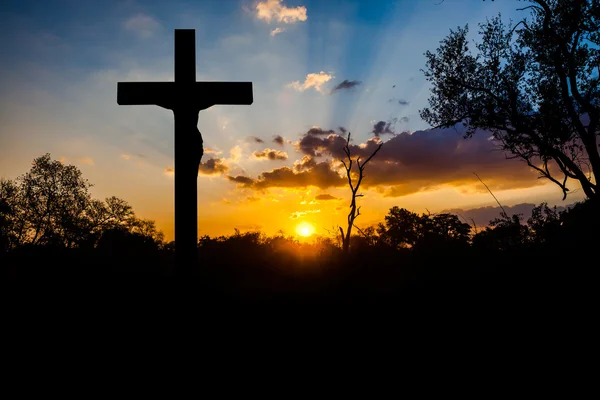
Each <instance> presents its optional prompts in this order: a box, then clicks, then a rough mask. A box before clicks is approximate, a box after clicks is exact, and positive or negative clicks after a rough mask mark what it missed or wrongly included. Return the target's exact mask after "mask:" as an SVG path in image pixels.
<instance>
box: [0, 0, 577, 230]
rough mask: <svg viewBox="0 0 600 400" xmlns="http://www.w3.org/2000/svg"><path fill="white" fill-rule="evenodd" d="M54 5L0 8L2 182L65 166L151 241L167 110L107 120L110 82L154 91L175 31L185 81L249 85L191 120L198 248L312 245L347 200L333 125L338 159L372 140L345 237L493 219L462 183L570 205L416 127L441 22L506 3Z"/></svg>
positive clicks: (167, 189)
mask: <svg viewBox="0 0 600 400" xmlns="http://www.w3.org/2000/svg"><path fill="white" fill-rule="evenodd" d="M25 3H26V2H24V3H23V4H25ZM59 3H60V4H58V3H57V4H56V5H53V6H52V8H51V9H49V10H46V11H44V10H41V9H37V8H35V7H25V6H22V7H21V6H19V7H21V8H18V7H17V6H15V7H16V8H15V9H13V10H8V9H7V10H8V11H6V10H0V17H2V21H4V22H5V23H4V24H0V25H2V28H1V29H0V34H2V35H3V40H2V41H1V42H0V54H2V55H3V61H4V62H3V65H2V66H0V85H1V86H2V88H3V89H2V93H1V95H0V119H1V120H2V124H1V125H0V177H4V178H10V179H13V178H16V177H17V176H18V175H20V174H22V173H25V172H26V171H27V170H28V169H29V168H30V165H31V161H32V160H33V159H34V158H36V157H39V156H41V155H43V154H45V153H50V154H51V156H52V158H54V159H62V160H64V161H65V162H67V163H72V164H74V165H77V166H78V167H79V168H80V169H81V170H82V171H83V174H84V177H86V178H87V179H89V181H90V182H91V183H93V184H94V187H93V188H92V189H91V191H92V194H93V195H94V197H97V198H105V197H108V196H113V195H114V196H117V197H120V198H123V199H125V200H127V201H128V202H129V203H130V204H131V205H132V206H133V207H134V209H135V210H136V212H137V214H138V216H140V217H144V218H151V219H154V220H156V222H157V224H158V227H159V228H160V229H162V230H163V231H164V232H165V234H166V238H167V239H168V240H171V239H172V238H173V176H172V168H173V117H172V113H171V112H170V111H167V110H164V109H161V108H159V107H154V106H118V105H117V103H116V84H117V82H120V81H171V80H172V79H173V29H174V28H192V29H196V30H197V35H196V36H197V39H196V40H197V60H198V71H197V80H199V81H201V80H209V81H211V80H217V81H252V82H253V85H254V103H253V104H252V105H251V106H215V107H212V108H210V109H208V110H205V111H202V112H201V113H200V118H199V130H200V131H201V132H202V134H203V137H204V144H205V148H206V152H205V155H204V158H203V160H202V162H203V165H202V167H201V170H200V175H199V178H198V187H199V190H198V199H199V204H198V215H199V233H200V235H203V234H208V235H211V236H214V235H221V234H225V235H229V234H232V233H233V232H234V228H238V229H240V230H242V231H245V230H250V229H261V230H263V231H264V232H265V233H267V234H269V235H272V234H275V233H276V232H277V231H278V230H284V231H285V232H286V233H287V234H294V233H295V230H296V226H297V225H298V224H299V223H302V222H309V223H311V224H312V225H313V226H314V227H315V233H316V234H323V235H327V229H329V230H332V229H333V228H334V227H335V226H337V225H344V224H345V220H346V215H347V212H348V205H349V201H350V191H349V188H348V187H347V183H346V181H345V178H344V177H343V175H341V174H342V173H343V171H342V170H340V166H341V163H340V162H339V158H340V156H341V155H343V153H341V148H342V146H343V136H344V135H345V134H344V133H343V131H342V130H341V129H340V127H343V128H345V129H347V130H349V131H351V132H352V135H353V142H352V145H353V147H352V149H353V153H354V154H360V155H361V156H362V157H363V159H364V158H365V157H366V156H367V155H368V154H370V152H371V151H372V150H373V149H374V148H375V146H376V145H377V144H378V143H379V141H381V142H382V143H383V147H382V150H381V151H380V153H379V154H378V155H377V156H376V157H375V158H374V159H373V160H372V162H371V163H370V164H369V165H367V167H366V169H365V175H366V177H365V179H364V181H363V189H364V190H362V191H361V192H362V193H364V194H365V196H364V197H362V198H360V199H359V205H361V206H362V208H361V216H360V217H359V218H358V220H357V221H356V223H357V225H358V226H360V227H366V226H368V225H371V224H375V223H377V222H379V221H382V220H383V217H384V215H385V214H386V212H387V210H389V208H391V207H392V206H400V207H405V208H407V209H410V210H413V211H416V212H425V211H426V210H429V211H431V212H439V211H442V210H444V209H451V208H462V209H465V210H466V209H470V208H477V207H482V206H488V205H495V201H494V199H493V198H492V197H491V196H490V194H489V193H488V192H487V190H486V189H485V187H484V186H483V185H482V184H481V183H480V182H479V181H478V180H477V178H476V177H475V176H474V175H473V173H477V174H478V175H479V176H480V177H481V178H482V179H483V181H484V182H485V183H486V184H487V185H488V186H489V187H490V188H491V189H492V190H493V191H494V194H495V195H496V197H497V198H498V199H499V200H500V201H501V202H502V203H503V205H505V206H510V205H515V204H518V203H524V202H528V203H539V202H541V201H548V202H549V203H550V204H559V205H565V204H570V203H572V202H574V201H577V200H579V199H580V198H581V193H580V192H575V193H574V194H573V195H571V196H570V197H569V198H568V199H567V200H566V201H564V202H563V201H562V200H561V199H562V193H561V192H560V190H559V189H558V187H556V186H555V185H553V184H551V183H547V182H546V181H542V180H539V179H537V176H536V174H535V173H533V172H532V171H531V170H530V169H529V168H527V167H526V166H525V165H524V164H522V163H520V162H519V161H517V160H506V159H505V156H504V154H502V153H501V152H497V151H494V144H493V143H492V142H491V141H489V140H488V137H489V135H488V134H486V133H485V132H480V133H478V134H477V135H475V137H474V138H473V139H470V140H463V139H462V138H461V137H460V136H461V135H460V132H458V131H457V130H454V129H448V130H430V129H428V126H427V124H425V123H424V122H423V121H421V119H420V118H419V114H418V111H419V110H421V109H422V108H424V107H426V106H427V98H428V96H429V86H428V85H427V83H426V82H425V80H424V77H423V74H422V72H420V71H419V69H420V68H424V66H425V57H424V56H423V53H424V52H425V51H426V50H434V49H435V48H436V47H437V46H438V44H439V41H440V40H441V39H442V38H443V37H444V36H445V35H447V34H448V32H449V29H450V28H455V27H456V26H457V25H461V26H462V25H464V24H465V23H469V24H471V25H473V26H475V25H476V23H478V22H481V21H483V20H485V17H486V16H489V15H495V14H497V13H498V12H502V15H503V16H506V17H511V16H512V17H514V18H516V17H518V16H519V15H521V16H522V13H521V14H518V13H516V11H515V10H516V8H518V7H519V5H520V3H519V2H518V1H506V2H493V3H491V2H485V3H484V2H481V1H474V2H473V4H472V5H470V6H469V7H471V8H472V9H469V10H467V9H466V8H465V7H466V6H465V4H466V2H462V1H452V0H447V1H445V2H443V3H441V4H440V5H438V6H434V5H433V3H431V4H430V3H429V2H402V1H396V2H387V0H386V1H385V2H384V1H382V2H373V1H371V2H367V1H365V2H362V1H346V2H341V3H340V4H342V3H343V4H344V6H341V5H340V6H339V7H337V8H335V9H333V8H329V6H331V5H329V6H328V5H327V4H325V3H327V2H324V3H323V5H322V6H319V7H321V8H318V7H316V6H315V7H314V8H312V6H311V5H309V4H305V5H301V6H288V5H287V4H286V3H287V2H285V1H283V2H282V1H275V0H271V1H262V2H256V1H255V2H244V1H242V2H239V4H238V2H198V4H195V5H193V8H192V9H190V8H188V7H192V6H190V5H189V2H187V3H186V2H178V1H173V2H172V4H171V3H169V4H170V5H169V8H168V9H164V10H159V9H153V8H151V7H148V6H144V5H142V4H141V3H137V2H135V1H131V2H125V3H123V4H121V3H119V5H118V6H116V5H114V4H112V3H111V4H107V3H105V2H99V1H98V2H96V1H91V0H90V2H81V4H79V3H77V4H74V3H73V2H70V3H68V2H67V3H68V4H67V3H65V5H63V4H62V2H59ZM84 3H85V4H84ZM296 3H298V2H296ZM300 3H301V2H300ZM384 3H385V4H387V5H386V6H385V7H384V6H383V4H384ZM388 3H389V4H388ZM421 3H423V4H421ZM425 3H427V4H425ZM15 4H17V3H15ZM19 4H20V3H19ZM469 4H470V3H469ZM259 5H260V7H257V6H259ZM467 11H468V12H467ZM225 22H227V23H225ZM573 189H576V188H575V187H574V188H573Z"/></svg>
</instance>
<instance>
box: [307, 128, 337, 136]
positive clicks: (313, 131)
mask: <svg viewBox="0 0 600 400" xmlns="http://www.w3.org/2000/svg"><path fill="white" fill-rule="evenodd" d="M332 133H335V131H334V130H333V129H329V130H324V129H321V128H319V127H318V126H313V127H312V128H310V129H309V130H308V132H306V134H307V135H331V134H332Z"/></svg>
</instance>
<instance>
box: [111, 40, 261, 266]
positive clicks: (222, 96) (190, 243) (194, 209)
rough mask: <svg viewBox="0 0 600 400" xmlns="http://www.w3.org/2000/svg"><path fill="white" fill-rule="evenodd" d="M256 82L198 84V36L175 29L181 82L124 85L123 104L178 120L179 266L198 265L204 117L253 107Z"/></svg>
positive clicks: (119, 88)
mask: <svg viewBox="0 0 600 400" xmlns="http://www.w3.org/2000/svg"><path fill="white" fill-rule="evenodd" d="M252 101H253V96H252V82H196V31H195V30H194V29H175V82H118V83H117V104H119V105H158V106H160V107H163V108H167V109H170V110H172V111H173V116H174V119H175V266H176V271H177V273H178V274H189V273H191V272H192V271H194V270H196V266H197V265H198V258H197V257H198V256H197V255H198V168H199V167H200V160H201V159H202V156H203V155H204V149H203V148H202V136H201V134H200V132H199V131H198V113H199V112H200V110H204V109H207V108H209V107H212V106H213V105H216V104H242V105H249V104H252Z"/></svg>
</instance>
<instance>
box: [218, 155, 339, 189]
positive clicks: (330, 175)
mask: <svg viewBox="0 0 600 400" xmlns="http://www.w3.org/2000/svg"><path fill="white" fill-rule="evenodd" d="M227 179H229V180H230V181H232V182H236V183H237V184H238V187H242V188H252V189H256V190H263V189H267V188H271V187H280V188H295V187H308V186H315V187H318V188H320V189H328V188H331V187H342V186H345V185H347V183H348V182H347V180H346V178H343V177H341V176H340V175H339V174H338V173H337V172H335V171H334V170H332V169H331V167H330V165H329V163H328V162H326V161H323V162H320V163H316V164H315V165H314V166H313V167H311V168H308V169H305V170H302V171H298V170H294V169H292V168H289V167H282V168H275V169H273V170H272V171H266V172H263V173H262V174H260V175H259V177H258V178H257V179H251V178H248V177H244V176H237V177H235V178H234V177H231V176H228V177H227Z"/></svg>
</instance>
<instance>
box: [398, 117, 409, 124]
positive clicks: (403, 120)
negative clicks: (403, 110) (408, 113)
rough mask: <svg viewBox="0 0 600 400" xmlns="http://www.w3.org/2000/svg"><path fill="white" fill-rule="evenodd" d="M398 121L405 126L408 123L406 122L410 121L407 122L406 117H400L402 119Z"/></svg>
mask: <svg viewBox="0 0 600 400" xmlns="http://www.w3.org/2000/svg"><path fill="white" fill-rule="evenodd" d="M399 121H400V122H401V123H403V124H407V123H408V121H410V120H409V118H408V117H402V118H400V120H399Z"/></svg>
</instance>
